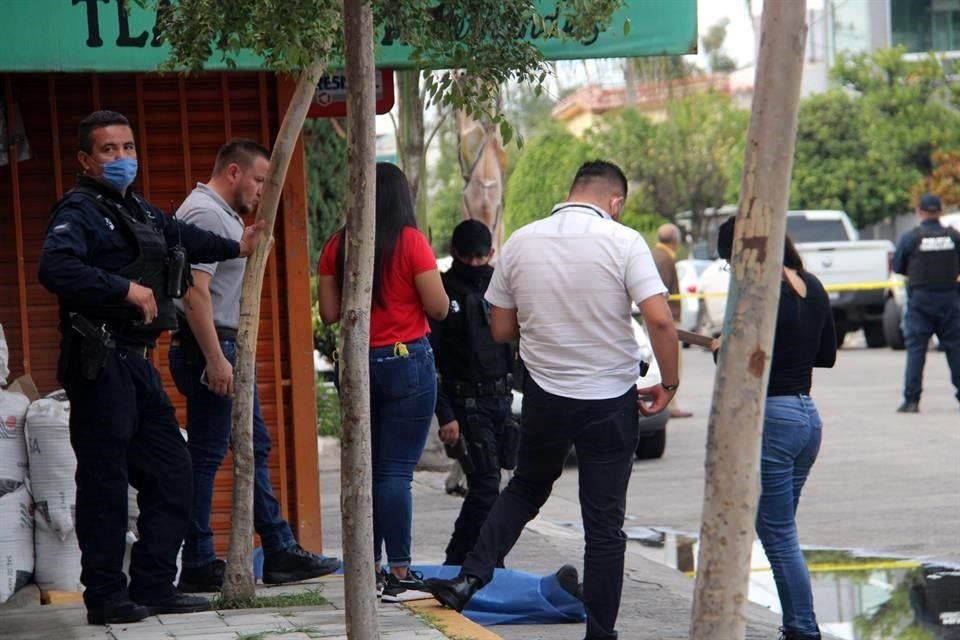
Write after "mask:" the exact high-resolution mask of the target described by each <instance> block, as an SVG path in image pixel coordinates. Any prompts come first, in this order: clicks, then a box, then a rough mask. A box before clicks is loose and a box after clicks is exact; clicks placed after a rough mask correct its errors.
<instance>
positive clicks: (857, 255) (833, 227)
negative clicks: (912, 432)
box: [697, 211, 894, 347]
mask: <svg viewBox="0 0 960 640" xmlns="http://www.w3.org/2000/svg"><path fill="white" fill-rule="evenodd" d="M787 234H788V235H789V236H790V237H791V238H792V239H793V241H794V243H796V246H797V250H798V251H799V252H800V257H801V258H803V264H804V267H805V268H806V269H807V270H808V271H809V272H810V273H812V274H814V275H815V276H817V277H818V278H819V279H820V281H821V282H822V283H823V285H824V287H826V288H827V292H828V293H829V295H830V302H831V306H832V307H833V319H834V322H835V324H836V327H837V343H838V344H843V339H844V336H846V334H847V333H849V332H851V331H856V330H857V329H863V333H864V336H865V337H866V341H867V346H869V347H883V346H885V345H886V339H885V337H884V331H883V306H884V302H885V299H886V288H885V286H884V283H886V282H887V281H888V279H889V277H890V260H891V258H892V257H893V249H894V246H893V243H892V242H890V241H889V240H860V239H859V234H858V233H857V230H856V229H855V228H854V226H853V224H851V222H850V218H849V217H848V216H847V214H846V213H844V212H843V211H789V212H787ZM729 284H730V272H729V269H728V268H727V265H726V261H724V260H717V261H716V262H715V263H714V264H712V265H711V266H709V267H707V269H706V270H705V271H704V272H703V275H702V276H700V282H699V285H698V287H697V289H698V292H699V293H701V294H703V295H704V299H703V301H702V304H701V305H700V320H699V323H698V325H697V327H698V332H699V333H704V334H707V335H719V334H720V330H721V328H722V326H723V317H724V313H725V309H726V304H727V297H726V292H727V289H728V287H729Z"/></svg>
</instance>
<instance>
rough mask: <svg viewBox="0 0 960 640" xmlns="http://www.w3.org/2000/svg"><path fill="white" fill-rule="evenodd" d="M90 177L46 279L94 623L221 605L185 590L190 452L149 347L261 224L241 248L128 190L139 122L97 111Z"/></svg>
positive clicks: (59, 209)
mask: <svg viewBox="0 0 960 640" xmlns="http://www.w3.org/2000/svg"><path fill="white" fill-rule="evenodd" d="M79 144H80V151H79V153H78V154H77V159H78V161H79V163H80V165H81V167H82V168H83V173H82V174H81V175H80V176H79V177H78V179H77V185H76V187H75V188H74V189H72V190H71V191H70V192H69V193H67V195H66V196H65V197H64V198H63V200H61V201H60V202H59V203H57V205H56V206H55V207H54V211H53V216H52V217H51V219H50V224H49V226H48V228H47V234H46V238H45V239H44V243H43V251H42V253H41V256H40V268H39V276H40V282H42V283H43V285H44V286H45V287H46V288H47V289H49V290H50V291H51V292H53V293H55V294H56V295H57V299H58V301H59V303H60V331H61V333H62V341H61V345H60V362H59V366H58V371H57V373H58V378H59V380H60V383H61V384H62V385H63V386H64V389H65V390H66V392H67V397H68V398H69V400H70V441H71V444H72V445H73V450H74V452H75V453H76V457H77V474H76V482H77V503H76V531H77V539H78V541H79V543H80V552H81V567H82V572H81V575H80V579H81V582H83V585H84V587H85V590H84V593H83V599H84V603H85V604H86V607H87V621H88V622H89V623H90V624H116V623H125V622H136V621H139V620H142V619H143V618H146V617H147V616H149V615H154V614H159V613H186V612H191V611H201V610H204V609H208V608H209V607H210V603H209V601H207V600H206V599H205V598H200V597H196V596H187V595H181V594H179V593H177V591H176V589H175V588H174V586H173V580H174V578H175V576H176V572H177V566H176V559H177V553H178V552H179V550H180V545H181V544H182V543H183V537H184V534H185V533H186V531H187V526H188V524H189V518H190V503H191V491H192V481H191V465H190V455H189V453H188V452H187V447H186V443H185V442H184V440H183V438H182V437H181V435H180V429H179V426H178V424H177V419H176V415H175V414H174V409H173V405H172V404H171V403H170V399H169V398H168V397H167V394H166V392H165V391H164V389H163V383H162V382H161V380H160V376H159V374H158V373H157V370H156V369H155V368H154V367H153V365H152V364H151V362H150V359H149V357H150V350H151V349H152V348H153V347H154V346H155V344H156V339H157V336H158V335H159V334H160V333H161V332H163V331H166V330H169V329H173V328H175V327H176V314H175V310H174V306H173V300H172V298H174V297H178V296H179V295H182V293H183V287H184V286H185V284H186V282H185V279H184V278H185V277H184V275H183V273H184V272H186V271H189V268H188V267H187V266H186V262H188V261H189V262H195V263H196V262H217V261H220V260H227V259H231V258H236V257H238V256H246V255H249V254H250V253H251V251H253V248H254V247H255V246H256V243H257V242H258V240H259V234H260V231H261V229H262V223H261V224H258V225H255V226H252V227H247V228H246V229H245V230H244V233H243V237H242V238H241V240H240V242H236V241H234V240H229V239H225V238H221V237H219V236H217V235H214V234H212V233H210V232H208V231H204V230H201V229H198V228H197V227H194V226H192V225H189V224H184V223H182V222H178V221H177V220H176V219H175V218H173V217H170V216H166V215H164V214H163V213H162V212H161V211H160V210H159V209H157V208H156V207H154V206H152V205H150V204H149V203H147V202H146V201H145V200H144V199H143V198H141V197H140V196H139V195H137V194H136V193H134V192H133V191H132V190H131V189H130V185H131V184H132V183H133V181H134V179H135V178H136V175H137V151H136V146H135V144H134V139H133V131H132V129H131V128H130V123H129V121H128V120H127V119H126V118H125V117H124V116H123V115H121V114H119V113H115V112H112V111H96V112H94V113H92V114H90V115H89V116H87V117H86V118H85V119H84V120H83V121H82V122H81V123H80V128H79ZM128 483H129V484H130V485H132V486H133V487H135V488H136V489H137V490H138V491H139V494H138V499H137V501H138V504H139V507H140V517H139V519H138V520H137V529H138V532H139V535H140V539H139V540H138V541H137V543H136V544H134V546H133V551H132V554H131V560H130V584H129V587H128V585H127V579H126V576H124V574H123V572H122V566H123V555H124V550H125V546H126V530H127V485H128Z"/></svg>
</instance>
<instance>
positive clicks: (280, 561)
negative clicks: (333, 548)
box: [263, 544, 340, 584]
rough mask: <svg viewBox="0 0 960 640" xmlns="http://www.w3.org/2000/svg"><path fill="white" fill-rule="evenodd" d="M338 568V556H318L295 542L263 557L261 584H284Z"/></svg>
mask: <svg viewBox="0 0 960 640" xmlns="http://www.w3.org/2000/svg"><path fill="white" fill-rule="evenodd" d="M339 568H340V560H339V558H328V557H327V556H318V555H317V554H315V553H310V552H309V551H306V550H305V549H304V548H303V547H301V546H300V545H298V544H295V545H292V546H289V547H287V548H286V549H282V550H280V551H276V552H274V553H271V554H270V555H269V556H267V557H265V558H264V559H263V584H286V583H287V582H299V581H301V580H309V579H310V578H319V577H320V576H325V575H327V574H328V573H333V572H335V571H336V570H337V569H339Z"/></svg>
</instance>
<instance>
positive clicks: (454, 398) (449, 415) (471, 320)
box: [430, 220, 519, 566]
mask: <svg viewBox="0 0 960 640" xmlns="http://www.w3.org/2000/svg"><path fill="white" fill-rule="evenodd" d="M450 254H451V256H453V265H452V266H451V267H450V269H449V271H447V272H446V273H444V274H443V276H442V277H443V287H444V289H445V290H446V292H447V295H448V296H449V297H450V312H449V313H448V314H447V317H446V319H444V320H443V321H440V322H433V323H431V324H432V327H431V333H430V342H431V343H432V345H433V353H434V357H435V358H436V361H437V370H438V372H439V378H440V389H439V394H438V396H437V411H436V413H437V421H438V423H439V424H440V439H441V440H442V441H443V443H444V445H446V447H447V450H448V451H449V452H450V453H451V455H453V456H455V457H456V458H457V459H458V460H459V462H460V464H461V465H462V466H463V468H464V473H465V474H466V477H467V495H466V498H465V499H464V501H463V507H462V508H461V509H460V516H459V517H458V518H457V522H456V524H455V525H454V529H453V536H452V537H451V538H450V543H449V544H448V545H447V550H446V552H447V556H446V560H445V561H444V564H452V565H460V564H463V561H464V559H465V558H466V557H467V553H469V551H470V549H472V548H473V545H474V543H475V542H476V540H477V536H478V535H479V533H480V527H481V526H482V525H483V521H484V520H486V519H487V514H488V513H489V512H490V508H491V507H493V503H494V502H495V501H496V499H497V496H498V495H499V494H500V469H501V468H504V469H512V468H513V467H514V466H515V464H516V451H517V445H518V435H519V432H518V430H517V425H516V423H515V422H514V421H513V418H512V417H511V413H510V405H511V398H512V396H511V386H512V379H511V374H510V371H511V368H512V362H513V358H512V349H511V347H510V345H509V344H503V343H497V342H495V341H494V339H493V336H492V335H491V333H490V305H489V303H487V302H486V301H485V300H484V299H483V293H484V292H485V291H486V290H487V285H488V284H490V278H492V277H493V267H491V266H490V264H489V263H490V259H491V258H492V257H493V248H492V236H491V234H490V229H489V228H487V225H485V224H484V223H482V222H480V221H478V220H465V221H463V222H461V223H460V224H459V225H457V227H456V229H454V231H453V238H452V240H451V242H450ZM498 565H499V566H503V558H502V557H501V558H500V559H499V562H498Z"/></svg>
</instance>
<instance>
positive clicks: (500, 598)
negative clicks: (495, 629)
mask: <svg viewBox="0 0 960 640" xmlns="http://www.w3.org/2000/svg"><path fill="white" fill-rule="evenodd" d="M413 569H415V570H416V571H420V572H421V573H423V577H424V579H427V578H453V577H455V576H456V575H457V574H458V573H459V572H460V567H452V566H441V565H416V566H414V567H413ZM463 615H465V616H466V617H467V618H469V619H471V620H473V621H474V622H476V623H477V624H482V625H484V626H491V625H495V624H553V623H564V622H583V621H584V620H585V619H586V613H585V611H584V609H583V603H582V602H580V600H577V599H576V598H575V597H574V596H572V595H571V594H570V593H567V592H566V591H564V590H563V588H561V587H560V583H559V582H558V580H557V576H556V574H550V575H547V576H538V575H534V574H532V573H527V572H525V571H515V570H513V569H496V570H495V571H494V573H493V580H492V581H491V582H490V584H488V585H486V586H485V587H484V588H483V589H481V590H480V591H478V592H477V593H476V595H474V596H473V598H471V599H470V602H469V603H467V607H466V608H465V609H464V610H463Z"/></svg>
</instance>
